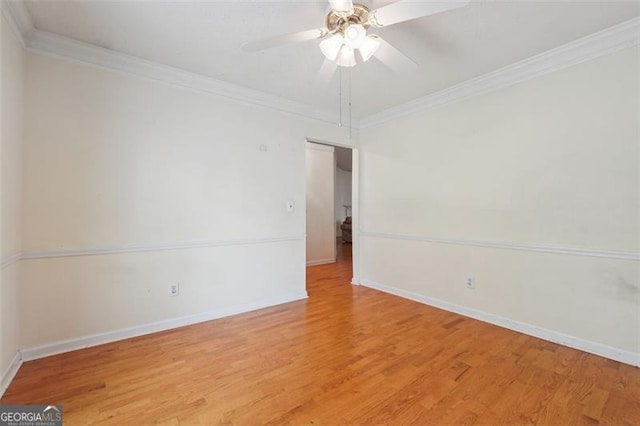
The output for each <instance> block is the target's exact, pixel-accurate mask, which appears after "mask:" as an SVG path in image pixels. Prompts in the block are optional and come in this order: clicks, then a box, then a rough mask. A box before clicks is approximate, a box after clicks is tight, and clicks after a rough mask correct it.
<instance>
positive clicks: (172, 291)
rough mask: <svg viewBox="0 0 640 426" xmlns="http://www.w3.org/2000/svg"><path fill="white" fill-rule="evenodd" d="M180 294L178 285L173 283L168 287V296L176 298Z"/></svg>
mask: <svg viewBox="0 0 640 426" xmlns="http://www.w3.org/2000/svg"><path fill="white" fill-rule="evenodd" d="M179 294H180V284H178V283H175V284H171V285H170V286H169V296H177V295H179Z"/></svg>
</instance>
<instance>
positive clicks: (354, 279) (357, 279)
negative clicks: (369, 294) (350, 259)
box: [351, 277, 360, 285]
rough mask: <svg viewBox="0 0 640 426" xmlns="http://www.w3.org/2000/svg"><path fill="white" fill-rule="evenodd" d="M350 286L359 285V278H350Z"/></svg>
mask: <svg viewBox="0 0 640 426" xmlns="http://www.w3.org/2000/svg"><path fill="white" fill-rule="evenodd" d="M351 284H353V285H360V278H356V277H353V278H351Z"/></svg>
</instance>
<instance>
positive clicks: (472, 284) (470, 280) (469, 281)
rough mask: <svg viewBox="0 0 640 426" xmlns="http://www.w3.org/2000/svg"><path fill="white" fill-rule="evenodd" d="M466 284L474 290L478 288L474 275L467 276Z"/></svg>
mask: <svg viewBox="0 0 640 426" xmlns="http://www.w3.org/2000/svg"><path fill="white" fill-rule="evenodd" d="M464 286H465V287H466V288H468V289H469V290H473V289H474V288H476V280H475V278H473V277H472V276H469V277H467V281H466V282H465V283H464Z"/></svg>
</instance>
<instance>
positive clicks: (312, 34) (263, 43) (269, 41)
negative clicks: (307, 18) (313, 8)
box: [242, 28, 328, 52]
mask: <svg viewBox="0 0 640 426" xmlns="http://www.w3.org/2000/svg"><path fill="white" fill-rule="evenodd" d="M327 34H328V31H327V30H326V29H325V28H316V29H314V30H307V31H301V32H298V33H291V34H282V35H278V36H274V37H268V38H263V39H261V40H256V41H250V42H248V43H245V44H243V45H242V50H243V51H244V52H256V51H258V50H264V49H271V48H272V47H278V46H282V45H285V44H291V43H299V42H302V41H308V40H314V39H320V38H323V37H324V36H326V35H327Z"/></svg>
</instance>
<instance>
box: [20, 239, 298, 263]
mask: <svg viewBox="0 0 640 426" xmlns="http://www.w3.org/2000/svg"><path fill="white" fill-rule="evenodd" d="M292 241H304V237H303V236H299V237H283V238H251V239H238V240H218V241H194V242H188V243H168V244H148V245H139V246H123V247H99V248H91V249H70V250H43V251H27V252H23V253H22V254H21V255H20V259H21V260H30V259H50V258H57V257H75V256H96V255H106V254H123V253H143V252H153V251H165V250H185V249H197V248H209V247H223V246H239V245H255V244H274V243H283V242H292Z"/></svg>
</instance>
